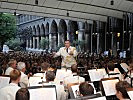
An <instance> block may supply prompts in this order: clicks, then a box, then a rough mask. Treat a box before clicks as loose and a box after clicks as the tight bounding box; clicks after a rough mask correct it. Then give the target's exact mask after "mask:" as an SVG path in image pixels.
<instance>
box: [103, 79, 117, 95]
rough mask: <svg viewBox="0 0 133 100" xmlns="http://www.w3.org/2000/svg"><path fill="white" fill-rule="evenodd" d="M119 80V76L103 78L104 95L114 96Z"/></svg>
mask: <svg viewBox="0 0 133 100" xmlns="http://www.w3.org/2000/svg"><path fill="white" fill-rule="evenodd" d="M117 82H119V79H118V78H105V79H102V80H101V90H102V94H103V95H104V96H113V95H115V94H116V89H115V85H116V83H117Z"/></svg>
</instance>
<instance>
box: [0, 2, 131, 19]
mask: <svg viewBox="0 0 133 100" xmlns="http://www.w3.org/2000/svg"><path fill="white" fill-rule="evenodd" d="M35 1H36V0H0V12H9V13H14V12H15V11H16V13H18V14H30V15H37V16H45V17H55V18H61V19H70V20H77V21H84V20H99V21H107V16H112V17H117V18H122V17H123V13H125V12H129V13H133V2H132V1H133V0H113V1H114V5H111V4H110V2H111V0H38V4H35ZM67 13H69V14H68V15H67Z"/></svg>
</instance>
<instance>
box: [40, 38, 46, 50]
mask: <svg viewBox="0 0 133 100" xmlns="http://www.w3.org/2000/svg"><path fill="white" fill-rule="evenodd" d="M40 45H41V48H42V49H45V48H46V46H47V45H48V39H46V38H44V37H43V38H42V39H41V42H40Z"/></svg>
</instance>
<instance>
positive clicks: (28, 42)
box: [26, 39, 29, 48]
mask: <svg viewBox="0 0 133 100" xmlns="http://www.w3.org/2000/svg"><path fill="white" fill-rule="evenodd" d="M28 43H29V41H28V39H26V48H28Z"/></svg>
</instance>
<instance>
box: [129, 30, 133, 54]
mask: <svg viewBox="0 0 133 100" xmlns="http://www.w3.org/2000/svg"><path fill="white" fill-rule="evenodd" d="M130 47H131V49H130V50H131V56H132V57H133V30H132V32H131V46H130Z"/></svg>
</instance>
